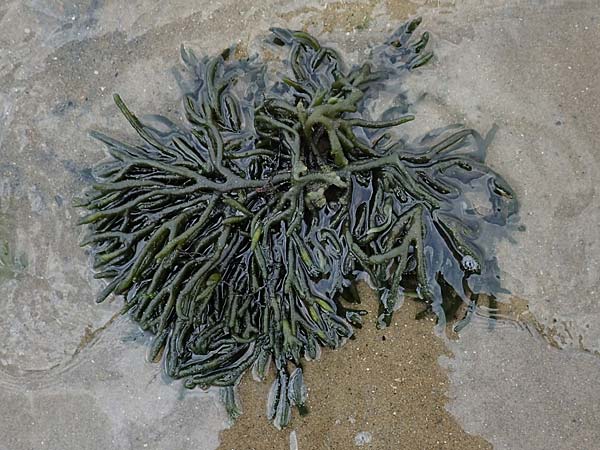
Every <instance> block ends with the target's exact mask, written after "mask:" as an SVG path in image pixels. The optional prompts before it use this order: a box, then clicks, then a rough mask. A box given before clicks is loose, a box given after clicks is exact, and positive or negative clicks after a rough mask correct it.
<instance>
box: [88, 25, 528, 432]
mask: <svg viewBox="0 0 600 450" xmlns="http://www.w3.org/2000/svg"><path fill="white" fill-rule="evenodd" d="M419 23H420V20H419V19H417V20H414V21H411V22H409V23H407V24H406V25H404V26H402V27H401V28H400V29H399V30H398V31H397V32H396V33H395V34H394V35H393V36H392V37H391V38H390V39H389V40H388V41H387V42H386V43H385V44H383V45H381V46H379V47H376V48H374V49H373V50H372V53H371V57H370V59H369V61H367V62H365V63H364V64H362V65H360V66H356V67H352V68H350V69H346V68H345V65H344V63H343V61H342V58H341V56H340V55H339V53H338V52H336V51H335V50H334V49H332V48H329V47H325V46H322V45H321V44H320V43H319V42H318V41H317V40H316V39H315V38H314V37H312V36H310V35H308V34H307V33H304V32H300V31H291V30H284V29H280V28H276V29H273V30H272V32H273V35H272V38H271V43H272V44H273V45H274V46H276V47H282V48H284V49H286V50H287V52H288V59H287V60H286V61H285V64H286V67H287V71H288V73H286V74H283V75H281V76H279V77H278V78H277V79H276V80H275V81H271V80H270V79H269V78H268V77H267V71H266V69H267V66H266V65H265V63H262V62H261V61H260V60H259V59H258V58H256V57H255V58H246V59H241V60H237V59H234V58H233V57H232V52H231V51H225V52H223V53H222V54H220V55H218V56H215V57H204V58H201V59H199V58H198V57H197V56H196V55H195V54H194V53H193V52H191V51H190V50H186V49H183V48H182V57H183V60H184V62H185V63H186V65H187V68H188V70H189V72H190V73H191V74H192V77H193V80H192V89H190V92H188V93H187V94H186V95H185V97H184V109H185V117H186V120H187V122H186V123H185V124H182V125H177V124H174V123H172V122H171V121H169V120H168V119H166V118H162V117H159V118H155V122H156V124H155V125H156V126H152V125H151V124H148V123H144V122H142V121H140V120H139V119H138V118H137V117H136V115H135V114H134V113H133V112H131V111H130V110H129V108H128V107H127V106H126V105H125V103H124V102H123V100H122V99H121V97H119V96H118V95H115V102H116V104H117V106H118V108H119V109H120V110H121V112H122V113H123V115H124V116H125V118H126V119H127V120H128V122H129V123H130V125H131V126H132V127H133V128H134V130H135V131H136V132H137V134H138V135H139V137H140V138H141V141H138V143H136V144H128V143H125V142H121V141H118V140H116V139H113V138H111V137H108V136H106V135H104V134H101V133H93V135H94V136H95V137H96V138H97V139H99V140H100V141H102V142H103V143H104V144H105V145H106V147H107V149H108V152H109V154H110V157H111V158H110V159H109V160H107V161H105V162H103V163H101V164H99V165H98V166H97V167H96V168H95V176H96V179H97V183H96V184H94V185H93V186H92V188H91V190H90V191H89V192H87V193H86V195H85V198H84V199H83V200H82V202H81V204H80V206H81V207H83V208H86V209H87V210H88V213H87V214H86V215H85V216H83V217H82V219H81V221H80V223H81V224H87V225H88V229H89V234H88V235H87V237H86V238H85V239H84V241H83V244H84V245H90V246H91V247H92V249H93V254H94V270H95V271H96V277H97V278H105V279H107V280H108V284H107V286H106V287H105V289H104V290H103V291H102V292H101V293H100V294H99V296H98V301H99V302H101V301H103V300H105V299H106V298H107V297H108V296H109V295H110V294H117V295H122V296H123V297H124V307H123V312H128V314H129V315H130V316H131V317H132V318H133V319H134V320H135V321H136V322H138V323H139V324H140V326H141V327H142V328H143V329H145V330H148V331H150V332H151V333H152V334H154V336H155V337H154V340H153V343H152V347H151V352H150V354H151V356H150V357H151V359H152V360H157V359H159V358H162V360H163V364H164V369H165V371H166V373H167V374H168V375H169V376H170V377H173V378H183V379H184V380H185V386H186V387H188V388H193V387H196V386H199V387H200V388H203V389H206V388H208V387H210V386H219V387H221V388H223V391H222V392H223V395H222V397H223V399H224V401H225V404H226V407H227V410H228V411H229V413H230V414H231V415H232V416H237V415H238V414H239V409H238V407H237V403H236V399H235V392H234V389H233V388H234V386H235V385H236V383H237V382H238V381H239V379H240V377H241V376H242V375H243V374H244V373H245V372H246V371H247V370H249V369H252V372H253V374H254V376H255V377H256V378H258V379H262V378H264V376H265V373H266V371H267V368H268V366H269V363H270V362H273V363H274V367H275V371H276V374H277V376H276V379H275V382H274V383H273V385H272V388H271V391H270V394H269V399H268V415H269V419H272V420H273V421H274V423H275V425H276V426H278V427H283V426H285V425H287V424H288V422H289V420H290V417H291V407H292V406H294V405H295V406H297V407H298V408H299V409H300V411H301V413H303V412H305V411H306V407H305V403H306V396H307V395H306V388H305V384H304V380H303V374H302V358H303V357H304V358H306V359H314V358H317V357H318V355H319V351H320V348H321V347H323V346H325V347H329V348H337V347H338V346H340V345H341V344H342V343H343V342H344V340H345V339H347V338H349V337H351V336H352V335H353V327H354V326H360V325H361V323H362V316H363V315H364V313H365V312H364V311H362V310H360V309H353V308H351V307H350V306H344V305H345V304H347V303H348V302H350V303H356V302H357V301H358V299H357V297H356V295H355V291H354V282H355V281H356V280H357V279H358V278H361V277H367V278H368V280H369V282H370V284H371V285H372V286H373V287H374V288H375V289H377V291H378V293H379V298H380V307H379V315H378V324H379V326H386V325H388V324H389V323H390V320H391V317H392V314H393V312H394V310H395V309H397V308H398V307H399V306H400V305H401V304H402V301H403V298H404V295H411V296H417V297H418V298H419V299H421V300H422V301H423V302H424V303H426V304H427V305H428V307H430V308H431V310H432V311H433V312H435V314H436V315H437V317H438V322H439V323H440V324H443V323H444V320H445V309H448V307H449V304H450V303H451V302H450V300H448V299H449V298H450V297H457V298H459V299H461V300H462V301H463V302H465V303H466V304H467V305H472V304H473V302H474V301H475V300H474V299H475V298H476V295H477V294H479V293H489V294H492V295H493V294H494V293H495V292H496V291H497V290H498V289H499V286H498V284H497V280H496V271H497V269H496V265H495V260H494V259H493V258H491V257H490V256H488V255H487V254H486V249H485V246H484V245H483V244H482V243H481V242H480V241H481V239H480V237H481V235H482V231H481V227H482V226H483V225H482V224H486V223H487V224H489V223H492V224H497V225H503V224H505V223H506V221H507V219H508V218H509V217H510V216H511V215H513V214H514V213H515V212H516V202H515V200H514V195H513V193H512V191H511V189H510V187H509V186H508V185H507V183H506V182H505V181H504V180H503V179H502V178H501V177H500V176H499V175H497V174H495V173H494V172H492V171H491V170H490V169H489V168H487V167H486V166H485V165H484V163H483V160H484V157H485V149H486V147H487V144H488V141H489V139H488V138H482V137H481V136H480V135H479V134H478V133H477V132H476V131H474V130H471V129H465V128H462V127H460V128H453V129H446V130H437V131H434V132H432V133H430V134H428V135H427V136H425V137H423V138H422V139H421V140H420V141H418V142H414V143H407V142H405V141H404V140H402V139H398V138H396V137H394V136H395V135H394V132H393V130H391V129H392V128H393V127H396V126H398V125H401V124H403V123H405V122H407V121H410V120H413V119H414V116H412V115H410V114H406V111H404V113H403V114H396V115H394V110H393V109H392V110H390V111H388V112H386V113H385V114H384V115H383V117H382V119H381V120H373V119H371V118H370V117H369V114H368V113H367V102H369V101H372V100H373V94H374V93H376V92H378V91H380V90H381V89H384V88H385V85H386V83H387V84H390V83H393V84H395V85H398V83H400V82H401V81H402V77H403V76H404V75H405V74H406V73H408V72H409V71H411V70H412V69H414V68H416V67H419V66H422V65H423V64H425V63H426V62H427V61H429V60H430V59H431V56H432V55H431V53H430V52H427V51H426V45H427V41H428V39H429V35H428V34H427V33H424V34H422V35H421V36H418V38H415V37H413V34H414V32H415V30H416V28H417V26H418V25H419ZM388 116H390V117H388ZM473 192H478V193H484V194H485V195H486V196H487V199H488V200H489V203H490V204H491V205H492V207H491V208H490V210H489V211H488V212H487V213H486V214H483V213H482V212H481V208H478V206H477V205H475V204H474V203H473V200H471V197H469V195H468V194H470V193H473ZM447 292H451V295H448V294H447ZM466 319H468V318H466Z"/></svg>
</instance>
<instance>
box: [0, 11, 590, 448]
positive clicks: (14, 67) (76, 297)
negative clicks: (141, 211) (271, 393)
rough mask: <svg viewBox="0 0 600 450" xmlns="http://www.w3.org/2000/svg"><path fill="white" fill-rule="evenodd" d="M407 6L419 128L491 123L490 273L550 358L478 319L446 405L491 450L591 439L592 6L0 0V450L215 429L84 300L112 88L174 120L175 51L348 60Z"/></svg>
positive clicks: (198, 403)
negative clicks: (495, 182)
mask: <svg viewBox="0 0 600 450" xmlns="http://www.w3.org/2000/svg"><path fill="white" fill-rule="evenodd" d="M303 3H304V2H303ZM417 9H419V12H420V13H422V14H423V15H424V23H423V25H422V26H423V28H424V29H428V30H430V31H431V32H432V34H433V39H432V44H433V45H434V50H435V51H436V55H437V56H436V61H435V64H434V65H433V66H431V67H429V68H427V69H423V71H422V74H421V76H419V77H416V78H415V80H414V81H415V83H416V85H415V87H414V88H413V89H412V90H411V92H410V93H409V94H410V95H412V96H413V97H414V99H415V101H417V103H416V108H417V121H416V122H415V123H414V126H416V127H422V130H427V129H430V128H432V127H437V126H443V125H446V124H448V123H452V122H464V123H467V124H468V125H469V126H471V127H473V128H475V129H478V130H481V131H486V130H488V129H490V128H491V126H492V124H494V123H496V124H497V125H498V126H499V131H498V132H497V134H496V139H495V141H494V144H493V145H492V146H491V147H490V150H489V158H490V159H489V161H491V164H492V166H493V167H494V168H495V169H496V170H497V171H498V172H500V173H501V174H503V175H504V176H505V177H506V178H507V180H508V181H509V182H510V184H511V186H513V187H514V188H515V189H516V191H517V195H518V197H519V200H520V201H521V211H522V214H521V220H522V222H523V224H524V225H525V226H526V231H524V232H522V233H519V234H518V235H517V238H516V239H517V242H516V244H502V245H501V246H500V248H499V250H498V251H499V261H500V267H501V269H502V271H503V272H502V276H503V282H504V283H505V285H506V286H508V287H509V288H510V290H511V291H512V293H513V294H514V295H515V296H517V297H518V298H520V299H523V300H522V302H524V303H527V304H528V305H529V311H530V313H531V315H532V316H533V317H534V318H535V320H536V322H537V323H539V325H540V329H541V330H542V331H543V332H544V333H546V334H547V335H551V336H553V339H554V340H555V341H556V342H557V343H558V344H557V345H558V346H559V347H561V348H563V349H562V350H559V349H556V348H555V347H556V345H550V344H549V343H548V340H547V339H543V338H539V337H536V336H535V334H536V331H535V330H534V331H533V334H532V333H531V332H530V331H528V329H526V328H524V327H520V326H516V327H513V326H510V325H507V326H496V327H495V328H494V329H490V328H489V327H488V322H487V321H482V322H481V324H480V323H479V322H478V321H477V322H476V323H475V324H472V326H469V327H467V328H465V329H464V330H463V331H462V332H461V333H460V339H459V340H457V341H448V342H447V346H448V348H450V349H451V351H452V352H453V354H454V356H452V357H443V358H442V359H441V361H440V362H441V364H442V366H443V367H444V368H446V369H447V370H448V372H449V378H450V386H449V389H448V390H449V394H450V398H451V399H450V402H449V405H448V409H449V411H450V412H451V413H452V415H453V416H454V417H455V419H456V420H457V421H458V422H459V423H461V424H462V425H463V426H464V427H465V429H466V430H467V431H468V432H471V433H475V434H477V435H479V436H482V437H483V438H484V439H485V440H487V441H489V442H490V443H491V444H492V445H493V446H494V448H500V449H504V448H506V449H509V448H528V449H529V448H531V449H535V448H540V449H548V448H593V446H594V445H595V443H596V442H597V441H598V439H599V438H600V434H599V432H598V431H597V430H598V427H597V423H598V420H599V418H600V411H599V407H598V405H600V389H599V388H600V385H599V381H598V377H597V374H598V370H599V369H600V359H599V358H598V356H597V353H598V352H599V351H600V327H599V326H598V319H599V318H600V304H599V302H598V300H599V297H600V295H599V293H600V274H599V266H600V260H599V256H598V255H600V248H599V246H600V239H599V238H600V236H599V230H598V227H597V224H598V223H600V212H599V211H600V208H599V207H600V200H599V197H598V194H597V191H596V188H595V186H597V185H598V181H599V174H600V171H599V165H600V158H599V157H598V153H597V152H596V149H597V148H598V147H599V144H600V141H599V138H598V134H597V125H598V119H597V118H598V116H599V114H600V105H599V100H598V99H599V98H600V92H599V91H598V89H599V88H598V84H597V83H595V81H594V80H595V78H594V77H595V76H596V75H595V74H596V73H597V72H598V61H597V58H596V57H595V53H594V52H595V50H594V46H593V45H592V43H594V42H599V41H600V10H599V9H600V8H599V6H598V4H597V2H596V1H594V0H590V1H550V0H546V1H543V0H537V1H535V2H529V3H528V4H523V2H518V1H512V0H507V1H503V2H497V1H486V2H481V1H477V2H475V1H470V0H469V1H462V2H459V1H442V0H440V1H439V2H438V1H427V2H426V1H424V0H423V1H417V2H414V3H409V2H386V1H374V2H369V3H366V2H363V3H351V2H350V3H348V4H345V5H342V4H340V3H332V5H331V6H329V7H328V8H325V7H324V6H323V5H320V4H317V3H316V2H315V3H314V4H313V3H312V2H308V3H305V4H301V3H295V2H290V1H283V2H267V1H259V2H254V3H253V4H252V5H250V4H248V5H242V6H240V5H239V4H238V2H229V1H222V2H195V3H194V5H192V6H190V4H189V2H187V1H183V0H171V1H169V2H162V3H160V4H155V3H154V2H148V1H145V0H137V1H132V2H127V4H126V5H125V4H123V2H117V1H108V0H107V1H83V2H77V3H76V2H66V1H65V2H63V1H58V0H50V1H44V2H42V1H36V0H30V1H25V2H22V1H20V0H12V1H11V0H9V1H8V2H5V3H4V4H2V5H1V6H0V114H2V116H1V119H0V245H2V241H3V240H6V241H7V242H8V245H7V250H6V251H5V250H4V248H3V247H0V251H2V252H3V253H2V254H3V255H6V256H3V257H2V259H1V260H0V261H1V262H0V338H1V339H2V342H3V343H4V345H3V346H2V348H1V349H0V403H1V404H2V405H3V408H2V412H0V449H2V450H4V449H5V448H6V449H9V450H19V449H24V448H53V449H69V448H81V447H82V446H83V447H86V448H131V449H137V448H160V449H168V448H174V449H175V448H176V449H185V448H203V449H212V448H216V447H217V445H218V431H219V430H220V429H221V428H222V427H223V426H224V425H225V421H224V414H223V411H222V410H221V408H220V406H219V405H218V404H217V403H216V402H215V397H214V395H213V394H212V393H208V394H203V393H199V392H193V393H187V394H183V393H182V391H181V387H180V385H179V384H177V383H173V384H170V385H169V384H166V383H165V382H164V380H162V379H161V378H160V376H159V367H158V366H157V365H152V364H147V363H145V362H144V349H145V344H144V342H145V341H144V339H145V338H144V336H142V335H141V334H140V333H139V332H138V330H137V329H136V327H135V326H134V325H132V324H131V323H130V322H129V321H128V320H127V319H125V318H116V319H114V320H113V319H112V318H113V316H114V314H115V312H116V311H117V310H118V304H117V303H118V302H116V303H115V304H105V305H101V306H98V305H95V304H94V303H93V298H94V295H95V293H96V292H97V291H98V289H99V287H100V285H99V283H97V282H96V281H94V280H93V279H92V277H91V271H90V270H89V264H88V261H87V256H86V254H85V253H84V252H83V251H82V250H81V249H80V248H79V246H78V244H77V242H78V241H79V237H80V235H79V233H80V231H79V230H77V229H76V227H75V225H74V224H75V222H76V217H77V212H76V211H74V209H73V208H72V207H71V206H70V202H71V199H72V197H73V196H74V195H76V194H78V193H79V192H80V191H81V189H82V188H83V186H84V185H86V184H87V183H88V182H89V172H88V171H87V169H88V168H89V167H90V166H91V165H92V164H93V163H95V162H96V161H97V160H99V159H101V158H102V157H103V149H102V147H101V145H99V144H98V143H95V142H93V141H92V140H91V139H89V138H88V137H87V131H88V130H89V129H92V128H94V129H97V128H100V129H103V130H120V131H121V133H122V135H123V136H126V135H128V134H129V131H128V130H127V125H126V123H125V121H124V120H122V119H121V118H120V117H118V115H117V114H116V113H115V111H116V109H115V107H114V105H113V103H112V99H111V96H112V93H113V92H121V93H127V95H128V98H131V99H132V101H131V102H130V103H132V104H131V106H132V109H135V110H138V111H161V112H166V113H167V115H169V114H170V115H171V116H172V117H173V118H174V119H177V116H178V114H179V113H178V101H179V97H178V95H179V92H178V90H177V83H176V80H175V78H174V77H173V75H172V73H171V72H170V71H169V68H170V67H173V66H174V65H175V64H177V62H178V61H177V58H178V52H177V49H178V47H179V44H180V43H182V42H184V43H186V44H188V45H190V46H192V47H193V48H195V49H197V51H198V52H199V53H203V52H212V51H215V50H220V49H221V47H223V45H224V44H225V43H227V44H228V43H230V42H235V41H236V40H238V39H240V40H241V41H242V43H243V44H245V45H247V46H248V47H249V48H250V49H253V48H256V47H257V46H258V45H259V44H258V42H259V40H258V39H256V38H257V37H258V36H259V35H262V34H263V33H265V31H266V30H267V29H268V27H269V26H273V25H280V26H286V27H292V28H294V27H297V28H301V27H303V26H306V27H308V29H309V31H311V32H312V33H314V34H315V35H317V36H320V37H323V38H324V39H325V40H330V41H331V42H336V43H339V44H340V46H341V47H342V48H343V49H344V51H346V52H347V53H349V54H350V55H351V58H353V60H354V61H358V60H360V59H362V52H363V50H364V49H366V48H367V44H368V43H370V42H378V41H380V40H381V38H382V36H383V35H385V34H388V33H389V31H390V30H391V29H392V28H394V27H395V26H396V25H397V23H399V22H401V21H403V20H404V19H405V17H406V14H407V13H410V14H413V13H414V12H415V11H416V10H417ZM240 30H242V31H241V32H240ZM347 33H348V34H347ZM140 80H143V83H141V82H140ZM500 325H503V324H500ZM534 328H535V327H534ZM182 430H185V432H182ZM361 431H365V430H360V429H357V430H356V433H358V432H361ZM356 433H354V434H352V439H353V436H354V435H355V434H356ZM378 439H385V437H382V436H381V435H377V434H373V443H372V445H376V444H377V440H378ZM590 443H591V444H590ZM352 445H354V442H353V441H350V442H349V446H352ZM300 448H301V447H300ZM363 448H369V447H368V444H366V445H364V446H363ZM407 448H410V447H407Z"/></svg>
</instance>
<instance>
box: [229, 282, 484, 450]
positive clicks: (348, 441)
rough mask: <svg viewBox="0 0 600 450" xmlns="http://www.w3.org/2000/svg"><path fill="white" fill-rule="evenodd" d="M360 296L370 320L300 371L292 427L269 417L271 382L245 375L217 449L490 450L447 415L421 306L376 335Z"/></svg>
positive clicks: (368, 296)
mask: <svg viewBox="0 0 600 450" xmlns="http://www.w3.org/2000/svg"><path fill="white" fill-rule="evenodd" d="M362 293H363V294H364V295H363V299H364V300H363V304H362V305H361V307H364V308H365V309H367V310H368V311H369V315H368V316H366V320H365V324H364V326H363V328H362V329H360V330H357V333H356V339H352V340H349V341H348V342H347V343H346V344H345V345H344V346H343V347H342V348H340V349H338V350H336V351H323V354H322V355H321V358H320V359H319V360H317V361H311V362H307V363H305V364H304V371H305V381H306V383H307V385H308V388H309V396H308V399H309V400H308V407H309V413H308V414H307V415H306V416H304V417H300V416H299V415H298V413H297V411H295V412H294V418H293V421H292V423H291V424H290V426H289V427H288V428H286V429H284V430H281V431H279V430H277V429H276V428H275V427H273V425H272V424H271V423H270V422H269V421H268V419H267V417H266V405H265V399H266V398H267V395H268V390H269V387H270V382H271V379H268V380H265V382H262V383H258V382H256V381H255V380H253V379H252V377H251V376H250V375H249V374H248V375H247V376H245V377H244V378H243V381H242V382H241V384H240V387H239V393H240V397H241V401H242V410H243V415H242V416H241V417H240V418H239V419H238V420H237V421H236V422H235V424H234V425H233V426H232V427H231V428H230V429H228V430H225V431H223V432H222V433H221V445H220V447H219V450H275V449H277V450H279V449H287V448H288V446H289V445H290V443H289V442H290V433H294V435H295V438H296V440H297V443H298V449H301V450H328V449H350V448H368V449H377V450H389V449H456V450H467V449H469V450H475V449H491V448H492V447H491V445H490V444H489V443H487V442H486V441H485V440H483V439H481V438H479V437H475V436H472V435H469V434H467V433H466V432H464V431H463V430H462V428H461V427H460V426H459V424H458V423H457V422H456V420H454V418H453V417H452V416H451V415H450V414H449V413H448V412H447V411H446V409H445V404H446V402H447V400H448V398H447V389H448V377H447V375H446V373H445V372H444V371H443V370H442V369H441V368H440V366H439V364H438V358H439V357H440V356H442V355H445V356H450V354H449V353H448V350H447V349H446V346H445V344H444V342H443V339H442V338H440V337H438V336H436V335H435V333H434V325H433V322H432V320H431V319H430V318H424V319H420V320H416V319H415V315H416V314H417V313H418V312H419V311H421V310H422V309H423V305H422V304H419V303H417V302H415V301H412V300H407V301H406V302H405V304H404V306H403V307H402V308H401V309H400V310H399V311H398V312H397V314H396V315H395V316H394V322H393V325H392V326H390V327H388V328H385V329H382V330H379V329H377V328H376V327H375V324H374V318H375V317H376V300H375V298H374V295H373V293H372V291H370V290H369V289H368V288H365V289H362ZM291 439H294V437H293V436H292V438H291ZM290 448H293V447H290Z"/></svg>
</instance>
